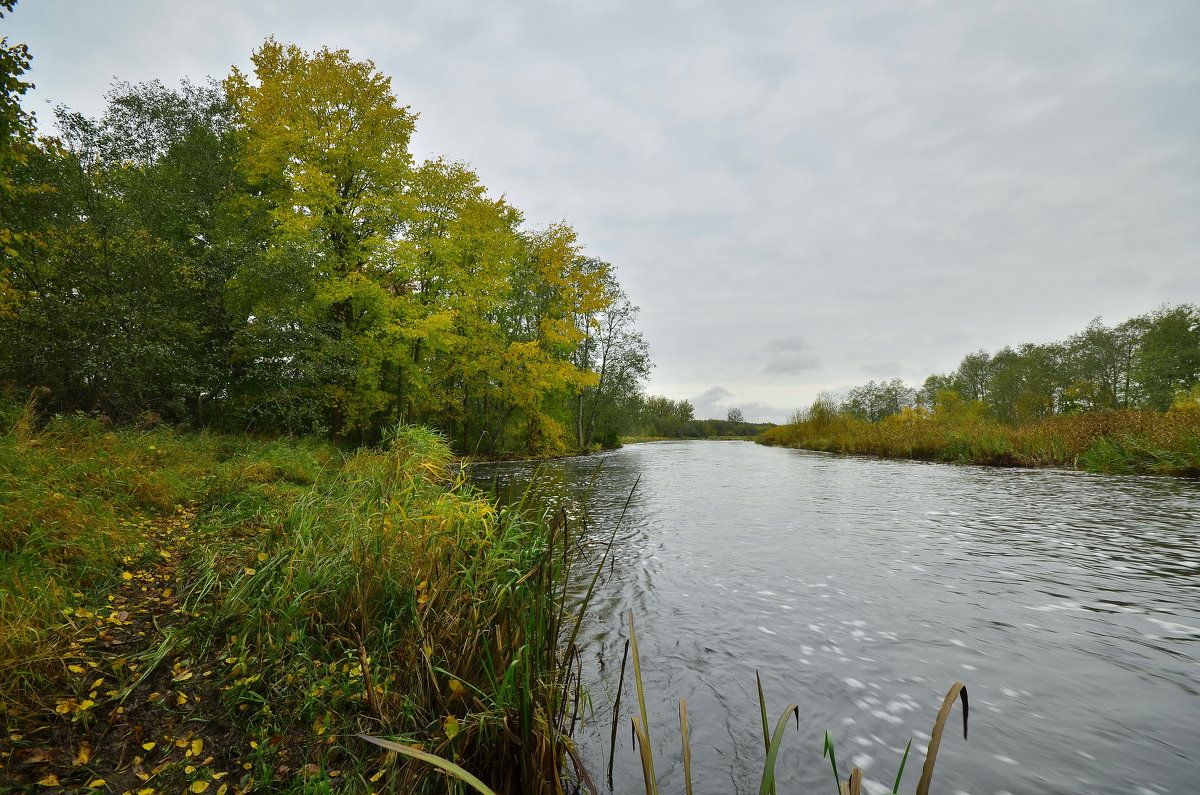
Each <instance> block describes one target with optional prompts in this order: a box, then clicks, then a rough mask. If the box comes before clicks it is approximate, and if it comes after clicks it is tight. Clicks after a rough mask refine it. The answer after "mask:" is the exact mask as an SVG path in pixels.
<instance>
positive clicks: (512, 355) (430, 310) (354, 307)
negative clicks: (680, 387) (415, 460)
mask: <svg viewBox="0 0 1200 795" xmlns="http://www.w3.org/2000/svg"><path fill="white" fill-rule="evenodd" d="M6 7H8V6H6ZM252 61H253V66H254V68H253V72H252V74H246V73H243V72H241V71H240V70H238V69H234V70H233V71H232V73H231V74H230V75H229V76H228V77H227V78H226V79H225V80H224V81H223V82H222V83H219V84H218V83H210V84H207V85H204V86H193V85H190V84H187V83H185V84H183V86H181V87H180V88H179V89H178V90H171V89H167V88H165V87H163V86H162V85H161V84H159V83H156V82H155V83H147V84H143V85H129V84H125V83H117V84H116V85H115V86H114V87H113V90H112V92H111V93H110V94H109V95H108V108H107V110H106V112H105V113H104V114H103V115H102V116H101V117H100V118H99V119H90V118H87V117H85V116H83V115H82V114H78V113H72V112H70V111H68V110H66V109H63V108H60V109H59V110H58V126H59V135H60V137H59V138H58V139H43V140H41V141H37V142H35V141H33V140H32V136H31V134H25V133H28V132H29V130H27V129H26V127H28V125H27V124H26V122H20V119H23V118H25V117H20V118H18V117H17V116H13V117H12V119H15V120H16V121H13V124H14V125H16V127H15V128H14V129H17V128H19V130H18V131H22V130H23V131H24V132H22V133H21V135H18V136H16V137H13V136H10V139H6V143H5V146H6V147H7V148H6V149H5V153H7V154H6V155H5V157H4V161H3V166H4V170H3V175H4V190H3V191H2V192H0V205H3V209H4V218H5V224H6V227H11V228H6V229H5V230H3V233H2V234H0V237H2V238H3V239H2V240H0V242H2V243H3V244H4V247H3V256H4V261H3V263H2V267H0V271H3V274H4V275H3V277H2V278H0V335H3V337H4V338H5V340H6V342H8V341H11V343H10V344H6V345H5V346H4V347H3V349H0V384H7V383H11V384H13V385H15V386H16V387H18V388H20V389H26V390H27V389H32V388H35V387H47V388H49V389H50V390H51V392H50V396H49V397H47V398H46V399H45V400H44V404H45V406H46V407H47V408H48V409H50V410H53V411H58V412H61V413H70V412H73V411H78V410H81V411H87V412H100V413H103V414H105V415H107V416H109V417H111V418H112V419H114V420H116V421H131V420H137V419H138V418H139V417H141V416H143V415H144V414H145V413H146V412H153V414H155V415H156V416H158V417H161V418H163V419H165V420H167V421H171V422H180V423H187V424H191V425H195V426H201V427H212V428H221V429H253V430H256V431H282V432H286V433H310V432H320V433H328V434H329V435H330V436H331V437H332V438H333V439H334V440H336V441H340V442H347V443H350V442H357V443H375V442H378V441H380V439H381V438H382V436H383V434H384V432H385V430H386V429H387V428H388V427H391V426H392V425H395V424H397V423H412V422H422V423H425V424H428V425H433V426H436V427H439V428H441V429H443V430H444V431H445V432H446V435H447V437H448V438H449V439H450V440H451V442H452V444H453V445H454V446H455V447H456V448H457V449H459V450H462V451H478V452H481V453H486V454H503V453H508V452H516V451H520V452H523V453H537V454H557V453H563V452H568V451H571V450H585V449H588V448H591V447H592V446H593V445H594V444H595V443H596V442H597V441H603V442H604V443H605V444H612V443H615V440H616V438H617V435H618V434H619V433H621V432H624V431H625V430H626V429H627V427H628V426H629V424H630V417H631V412H633V411H634V409H635V408H636V406H637V401H638V396H639V390H640V384H641V381H642V380H644V378H645V376H646V374H647V373H648V372H649V367H650V363H649V359H648V354H647V346H646V344H645V342H644V340H642V338H641V336H640V334H639V333H638V332H637V330H636V328H635V327H634V322H635V319H636V313H637V310H636V307H634V306H633V305H632V304H631V303H630V301H629V299H628V298H627V297H626V296H625V294H624V292H623V291H622V290H621V287H620V285H619V284H618V282H617V279H616V276H615V271H614V269H613V267H612V266H611V265H610V264H608V263H605V262H601V261H599V260H596V259H591V258H587V257H585V256H584V255H583V252H582V246H581V244H580V243H579V241H578V239H577V236H576V234H575V232H574V230H573V229H571V227H570V226H568V225H566V224H565V223H558V224H553V225H551V226H549V227H546V228H544V229H527V228H522V226H521V224H522V216H521V213H520V211H519V210H517V209H516V208H515V207H513V206H512V205H511V204H509V203H508V202H507V201H506V200H505V199H503V198H500V199H496V198H492V197H490V196H489V195H488V192H487V190H486V189H485V188H484V186H483V185H482V184H481V183H480V181H479V178H478V176H477V175H476V174H475V173H474V172H473V171H471V169H470V168H468V167H467V166H466V165H464V164H462V163H454V162H448V161H445V160H442V159H434V160H430V161H427V162H425V163H420V164H417V163H414V162H413V160H412V157H411V155H410V153H409V151H408V145H409V140H410V138H411V136H412V133H413V131H414V129H415V123H416V118H417V117H416V114H415V113H413V112H412V111H411V110H410V109H409V108H408V107H406V106H402V105H401V104H400V102H399V101H398V100H397V98H396V96H395V95H394V94H393V92H392V87H391V81H390V79H389V78H388V77H387V76H385V75H383V74H382V73H380V72H379V70H378V69H376V67H375V65H374V64H373V63H372V62H371V61H369V60H363V61H359V60H355V59H354V58H352V57H351V56H350V54H349V53H348V52H347V51H345V50H334V49H329V48H321V49H319V50H316V51H314V52H311V53H310V52H305V51H304V50H302V49H300V48H299V47H297V46H295V45H285V44H282V43H280V42H278V41H276V40H275V39H268V40H267V41H266V42H264V43H263V45H262V46H261V47H260V48H259V49H258V50H256V51H255V53H254V54H253V56H252ZM21 64H25V65H27V62H26V61H22V62H21ZM21 64H18V65H17V67H21ZM17 67H14V69H16V68H17ZM21 68H23V67H21ZM13 74H19V71H16V72H13ZM14 79H15V78H14ZM18 82H19V81H18ZM22 85H23V84H22ZM19 88H20V85H18V84H16V83H14V84H13V87H11V89H10V92H9V94H7V95H6V96H7V97H8V98H9V99H11V100H12V101H13V102H14V103H15V102H16V97H18V96H19V90H18V89H19ZM6 107H7V106H6ZM13 107H14V108H17V109H18V110H19V104H14V105H13ZM10 115H11V114H10ZM18 115H19V114H18ZM18 122H20V123H18ZM13 147H16V149H14V148H13ZM18 150H19V156H16V155H13V156H11V157H10V156H8V154H11V153H12V152H17V151H18ZM18 305H19V306H18Z"/></svg>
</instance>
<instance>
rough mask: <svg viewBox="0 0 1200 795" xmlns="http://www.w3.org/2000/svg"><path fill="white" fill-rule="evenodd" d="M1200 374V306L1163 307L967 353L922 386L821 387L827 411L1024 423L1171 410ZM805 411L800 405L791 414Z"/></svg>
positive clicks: (1186, 397) (1187, 397)
mask: <svg viewBox="0 0 1200 795" xmlns="http://www.w3.org/2000/svg"><path fill="white" fill-rule="evenodd" d="M1198 383H1200V308H1197V307H1196V306H1195V305H1194V304H1180V305H1178V306H1164V307H1161V308H1159V309H1157V310H1155V311H1153V312H1149V313H1147V314H1144V315H1139V316H1137V317H1135V318H1132V319H1130V320H1126V321H1125V322H1124V323H1121V324H1119V325H1117V326H1113V327H1109V326H1106V325H1104V323H1103V322H1101V320H1100V319H1099V318H1096V319H1095V320H1093V321H1092V322H1091V323H1090V324H1088V326H1087V328H1085V329H1084V330H1083V331H1081V332H1079V333H1078V334H1075V335H1072V336H1071V337H1068V338H1067V339H1066V340H1063V341H1062V342H1052V343H1048V344H1044V345H1035V344H1032V343H1026V344H1024V345H1019V346H1017V347H1016V348H1008V347H1006V348H1001V349H1000V350H999V351H997V352H996V353H994V354H989V353H988V352H987V351H983V350H979V351H976V352H974V353H971V354H968V355H967V356H964V357H963V359H962V361H961V362H960V363H959V365H958V368H957V369H956V370H955V371H954V372H952V373H946V374H939V375H931V376H929V377H928V378H926V379H925V381H924V383H923V384H922V385H921V386H920V387H919V388H914V387H910V386H908V385H907V384H905V383H904V382H903V381H901V380H900V379H898V378H897V379H893V380H891V381H884V382H879V383H877V382H875V381H870V382H868V383H866V384H864V385H862V386H857V387H854V388H853V389H851V390H850V391H849V392H848V393H847V394H846V395H845V397H838V396H836V395H832V394H823V395H822V396H821V397H820V398H819V402H820V403H821V404H822V409H821V410H823V411H827V410H834V411H840V412H843V413H845V414H848V415H850V416H853V417H857V418H859V419H863V420H867V421H869V422H879V421H880V420H882V419H884V418H885V417H889V416H891V415H894V414H899V413H901V412H902V411H904V410H905V409H919V410H923V411H926V412H931V413H939V414H945V415H955V414H972V415H975V416H980V417H986V418H988V419H992V420H996V421H998V422H1003V423H1009V424H1013V423H1016V424H1020V423H1025V422H1029V421H1032V420H1037V419H1041V418H1044V417H1049V416H1053V415H1058V414H1081V413H1087V412H1095V411H1109V410H1115V409H1139V408H1145V409H1154V410H1156V411H1166V410H1168V409H1169V408H1171V406H1172V404H1173V403H1175V402H1176V401H1180V400H1182V401H1185V402H1187V401H1191V400H1194V399H1195V395H1194V394H1193V392H1194V390H1195V388H1196V387H1197V385H1198ZM803 418H804V412H799V413H798V415H797V416H795V417H793V418H792V420H793V421H796V420H799V419H803Z"/></svg>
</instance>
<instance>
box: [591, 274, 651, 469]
mask: <svg viewBox="0 0 1200 795" xmlns="http://www.w3.org/2000/svg"><path fill="white" fill-rule="evenodd" d="M583 268H584V269H585V270H586V271H589V272H596V273H601V274H602V279H603V282H604V292H605V293H606V294H607V300H606V301H604V302H603V303H598V304H594V305H592V306H590V307H588V306H587V305H581V307H580V309H581V311H580V313H579V314H578V315H577V317H576V325H577V327H578V328H579V331H580V333H581V334H582V339H581V340H580V342H579V344H578V346H577V347H576V351H575V357H574V359H575V366H576V368H577V369H578V370H580V371H590V372H593V373H595V374H596V381H595V383H594V384H591V385H587V386H584V387H582V388H581V389H580V390H579V392H578V394H577V395H576V396H575V411H574V414H575V439H576V444H577V445H578V448H579V449H580V450H587V449H588V448H590V447H591V446H592V444H593V442H594V441H597V440H598V441H599V442H600V444H602V445H604V446H607V447H613V446H615V445H616V444H617V438H618V436H619V434H620V433H621V432H623V431H625V430H628V429H629V428H631V427H632V420H633V415H634V414H635V407H636V399H637V396H638V394H639V393H640V391H641V382H642V381H643V380H644V379H645V378H646V377H647V376H648V375H649V374H650V367H651V364H650V352H649V346H648V345H647V344H646V341H645V340H644V339H643V338H642V335H641V332H639V331H638V330H637V329H636V327H635V326H634V323H635V322H636V320H637V314H638V311H639V310H638V308H637V307H636V306H634V305H633V303H632V302H630V300H629V297H628V296H627V295H626V294H625V291H624V290H622V289H621V286H620V285H619V284H618V283H617V280H616V277H615V275H614V274H613V271H612V266H611V265H609V264H608V263H605V262H600V261H599V260H586V261H585V263H584V266H583Z"/></svg>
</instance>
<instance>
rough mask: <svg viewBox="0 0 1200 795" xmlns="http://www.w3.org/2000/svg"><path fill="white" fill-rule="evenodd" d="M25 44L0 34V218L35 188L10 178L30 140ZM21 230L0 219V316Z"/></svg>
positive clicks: (9, 308) (7, 5)
mask: <svg viewBox="0 0 1200 795" xmlns="http://www.w3.org/2000/svg"><path fill="white" fill-rule="evenodd" d="M16 4H17V0H0V19H3V18H4V12H5V11H8V12H11V11H12V10H13V6H15V5H16ZM30 60H31V58H30V55H29V48H28V47H27V46H26V45H24V44H10V43H9V41H8V37H7V36H5V37H3V38H0V218H2V219H9V218H11V217H12V205H13V204H14V203H15V202H17V201H20V199H21V197H22V196H23V195H27V194H28V193H30V192H31V191H35V190H37V188H36V187H35V186H25V188H24V189H21V188H18V186H16V185H15V184H14V183H13V181H12V178H11V169H12V167H13V166H14V165H17V164H20V163H21V162H23V161H24V160H26V159H27V158H28V150H29V149H30V147H31V144H32V141H33V131H34V119H33V114H31V113H27V112H25V110H24V109H23V108H22V107H21V97H22V96H24V94H25V92H26V91H27V90H28V89H30V88H33V84H32V83H28V82H26V81H24V80H22V79H21V75H23V74H25V72H26V71H28V70H29V63H30ZM23 237H24V233H22V232H21V231H20V230H14V229H12V228H10V227H9V222H8V221H7V220H4V221H0V318H5V317H8V318H12V317H15V313H16V308H17V303H18V300H19V299H20V296H21V293H20V291H19V290H17V289H16V288H14V287H13V285H12V282H11V281H10V279H9V277H10V276H12V265H11V260H12V258H14V257H16V256H17V250H16V248H15V247H14V246H15V245H19V244H20V243H22V242H24V240H23Z"/></svg>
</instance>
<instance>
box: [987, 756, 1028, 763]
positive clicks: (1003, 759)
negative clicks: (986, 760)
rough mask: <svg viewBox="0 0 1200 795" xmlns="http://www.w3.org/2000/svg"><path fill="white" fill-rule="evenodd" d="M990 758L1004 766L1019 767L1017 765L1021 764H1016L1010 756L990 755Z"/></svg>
mask: <svg viewBox="0 0 1200 795" xmlns="http://www.w3.org/2000/svg"><path fill="white" fill-rule="evenodd" d="M992 758H993V759H998V760H999V761H1001V762H1003V763H1004V764H1006V765H1019V764H1021V763H1020V762H1018V761H1017V760H1015V759H1013V758H1012V757H1011V756H1005V755H1004V754H992Z"/></svg>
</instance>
